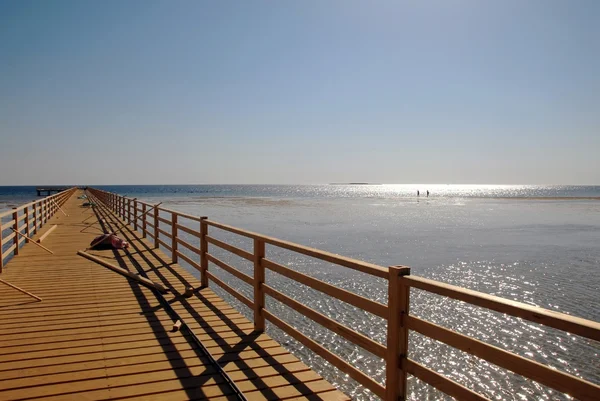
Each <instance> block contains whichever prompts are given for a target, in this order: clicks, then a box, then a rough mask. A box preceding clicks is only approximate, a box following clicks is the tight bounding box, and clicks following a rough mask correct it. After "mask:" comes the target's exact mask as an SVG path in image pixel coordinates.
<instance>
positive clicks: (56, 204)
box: [50, 198, 68, 216]
mask: <svg viewBox="0 0 600 401" xmlns="http://www.w3.org/2000/svg"><path fill="white" fill-rule="evenodd" d="M50 200H51V201H52V203H54V205H55V206H56V207H57V208H58V210H60V211H61V213H62V214H64V215H65V216H68V214H66V213H65V211H64V210H62V208H61V207H60V206H59V205H58V203H56V201H55V200H54V199H52V198H50Z"/></svg>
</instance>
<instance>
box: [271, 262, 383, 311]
mask: <svg viewBox="0 0 600 401" xmlns="http://www.w3.org/2000/svg"><path fill="white" fill-rule="evenodd" d="M263 264H264V265H265V267H266V268H267V269H270V270H273V271H274V272H276V273H279V274H281V275H282V276H285V277H287V278H290V279H292V280H294V281H297V282H299V283H302V284H304V285H306V286H308V287H310V288H312V289H315V290H317V291H321V292H323V293H325V294H327V295H330V296H332V297H334V298H336V299H339V300H340V301H344V302H346V303H349V304H350V305H353V306H356V307H357V308H360V309H363V310H365V311H367V312H370V313H372V314H374V315H377V316H379V317H382V318H387V317H388V311H387V306H386V305H384V304H381V303H379V302H376V301H373V300H371V299H368V298H365V297H362V296H360V295H357V294H354V293H352V292H350V291H346V290H344V289H341V288H338V287H336V286H334V285H331V284H329V283H326V282H324V281H321V280H318V279H316V278H313V277H310V276H307V275H305V274H302V273H299V272H297V271H295V270H292V269H290V268H289V267H285V266H283V265H280V264H278V263H275V262H273V261H271V260H269V259H264V260H263Z"/></svg>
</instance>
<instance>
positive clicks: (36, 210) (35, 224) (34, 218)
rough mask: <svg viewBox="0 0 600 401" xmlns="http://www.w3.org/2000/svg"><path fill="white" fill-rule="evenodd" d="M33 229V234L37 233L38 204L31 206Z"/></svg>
mask: <svg viewBox="0 0 600 401" xmlns="http://www.w3.org/2000/svg"><path fill="white" fill-rule="evenodd" d="M33 227H35V234H37V233H38V204H37V203H35V202H34V204H33Z"/></svg>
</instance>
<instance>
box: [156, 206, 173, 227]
mask: <svg viewBox="0 0 600 401" xmlns="http://www.w3.org/2000/svg"><path fill="white" fill-rule="evenodd" d="M159 209H160V210H162V208H159ZM158 221H160V222H161V223H164V224H166V225H168V226H170V225H171V220H169V219H165V218H164V217H160V216H158Z"/></svg>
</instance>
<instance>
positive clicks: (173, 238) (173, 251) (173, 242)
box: [171, 212, 178, 263]
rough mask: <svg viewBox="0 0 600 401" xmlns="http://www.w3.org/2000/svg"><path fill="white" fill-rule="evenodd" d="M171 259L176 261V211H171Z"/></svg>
mask: <svg viewBox="0 0 600 401" xmlns="http://www.w3.org/2000/svg"><path fill="white" fill-rule="evenodd" d="M171 260H173V263H177V260H178V259H177V213H175V212H171Z"/></svg>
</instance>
